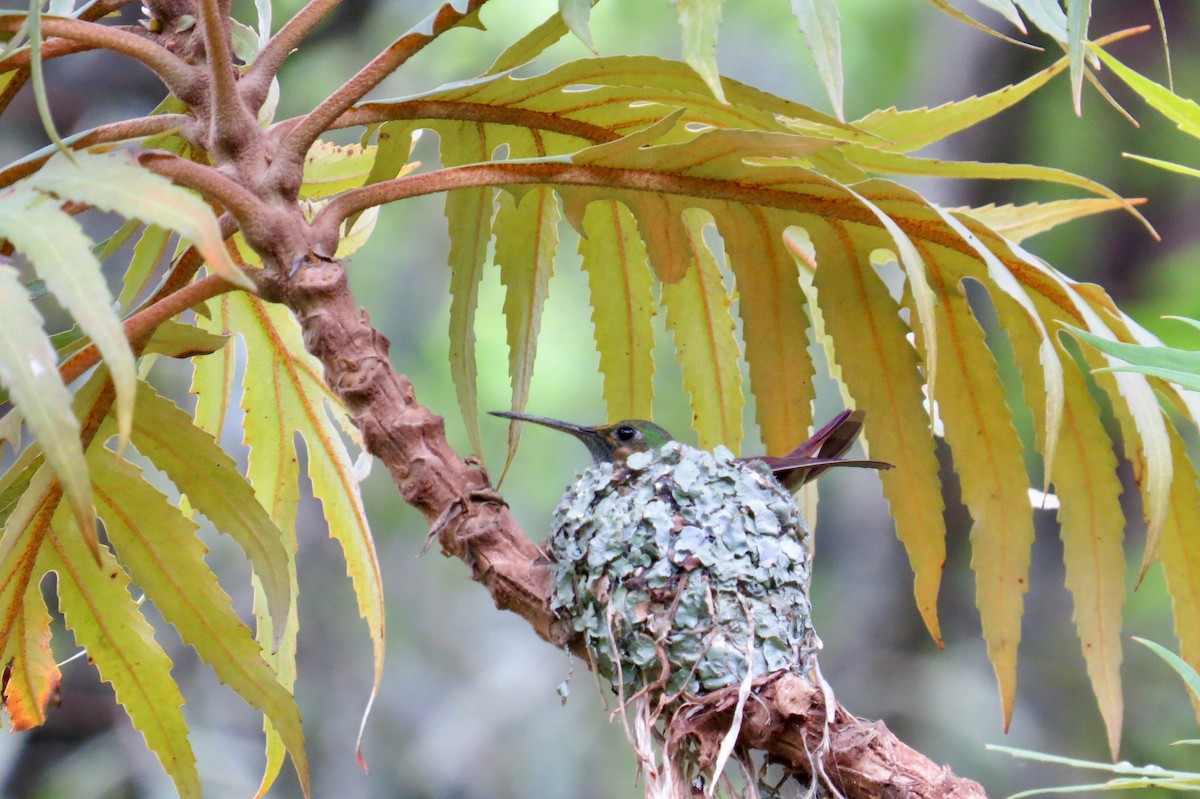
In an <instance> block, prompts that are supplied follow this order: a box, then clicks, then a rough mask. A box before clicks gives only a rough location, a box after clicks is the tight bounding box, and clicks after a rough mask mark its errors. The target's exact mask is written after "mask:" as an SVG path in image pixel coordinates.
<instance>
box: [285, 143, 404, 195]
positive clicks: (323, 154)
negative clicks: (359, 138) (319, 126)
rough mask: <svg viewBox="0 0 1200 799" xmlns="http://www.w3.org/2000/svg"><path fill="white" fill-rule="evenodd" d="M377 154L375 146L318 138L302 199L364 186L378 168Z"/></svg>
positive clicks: (306, 163)
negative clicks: (375, 164) (335, 142)
mask: <svg viewBox="0 0 1200 799" xmlns="http://www.w3.org/2000/svg"><path fill="white" fill-rule="evenodd" d="M375 151H376V148H375V147H374V146H368V147H363V146H362V145H358V144H333V143H332V142H327V141H324V140H322V139H317V140H316V141H315V142H313V145H312V147H310V148H309V150H308V154H307V155H305V156H304V182H303V183H301V184H300V199H302V200H311V199H315V198H319V197H329V196H332V195H334V194H339V193H341V192H343V191H345V190H346V189H352V188H355V187H356V186H361V185H363V183H364V182H366V180H367V175H369V174H370V173H371V168H372V166H373V165H374V162H375ZM392 177H395V174H393V175H392Z"/></svg>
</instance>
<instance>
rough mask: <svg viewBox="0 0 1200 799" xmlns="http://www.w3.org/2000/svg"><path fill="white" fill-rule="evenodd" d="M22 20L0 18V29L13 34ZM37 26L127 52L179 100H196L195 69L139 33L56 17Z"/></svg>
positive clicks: (67, 37) (46, 18) (117, 51)
mask: <svg viewBox="0 0 1200 799" xmlns="http://www.w3.org/2000/svg"><path fill="white" fill-rule="evenodd" d="M22 22H24V17H21V16H9V17H0V31H3V32H5V33H14V32H16V30H17V28H19V27H20V26H21V24H22ZM41 28H42V33H43V35H45V36H61V37H62V38H64V39H70V40H71V41H75V42H80V43H82V44H86V45H90V46H92V47H98V48H103V49H105V50H112V51H113V52H114V53H121V54H122V55H127V56H129V57H130V58H132V59H134V60H136V61H140V62H141V63H142V64H144V65H145V66H147V67H148V68H149V69H150V70H151V71H153V72H154V74H155V75H157V76H158V78H159V80H161V81H162V82H163V83H164V84H165V85H166V87H167V89H168V90H169V91H170V92H171V93H172V94H174V95H175V96H176V97H178V98H179V99H181V100H183V101H184V102H192V101H194V100H195V99H196V97H195V90H196V87H197V85H198V81H197V76H198V74H199V73H198V72H197V71H196V69H195V68H194V67H192V66H191V65H190V64H188V63H187V62H186V61H184V60H183V59H182V58H180V57H179V56H177V55H175V54H174V53H172V52H171V51H170V50H168V49H166V48H165V47H162V46H161V45H158V44H155V43H154V42H152V41H150V40H149V39H146V38H145V37H143V36H140V35H138V34H136V33H131V32H130V31H127V30H123V29H121V28H116V27H112V26H110V25H100V24H98V23H95V22H84V21H83V20H78V19H63V18H60V17H45V18H43V19H42V22H41Z"/></svg>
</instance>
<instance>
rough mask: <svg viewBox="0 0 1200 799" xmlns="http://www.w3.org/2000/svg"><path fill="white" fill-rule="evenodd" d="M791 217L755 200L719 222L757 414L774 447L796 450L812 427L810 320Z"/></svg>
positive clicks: (780, 451) (767, 442)
mask: <svg viewBox="0 0 1200 799" xmlns="http://www.w3.org/2000/svg"><path fill="white" fill-rule="evenodd" d="M787 222H788V220H787V217H786V215H783V214H779V213H777V212H774V213H773V212H770V211H767V210H765V209H761V208H754V207H749V208H744V209H743V208H734V209H730V212H729V213H727V214H725V215H723V217H722V219H721V220H720V221H719V222H718V224H717V227H718V229H719V230H720V231H721V235H722V237H723V238H724V240H725V253H726V258H727V259H728V262H729V266H730V268H731V269H732V271H733V274H734V278H735V280H736V281H737V290H738V316H740V317H741V320H742V337H743V339H744V340H745V343H746V363H747V364H748V365H749V367H750V388H751V390H752V391H753V393H754V398H755V420H756V421H757V422H758V425H759V428H760V429H761V430H762V437H763V443H764V444H765V445H766V448H767V454H769V455H782V454H784V453H785V452H790V451H791V450H792V449H794V448H795V447H796V445H797V444H799V443H800V442H801V441H803V440H804V439H806V438H807V437H808V434H809V432H810V430H811V427H812V401H813V396H814V390H813V365H812V359H811V358H810V357H809V354H808V320H807V319H806V318H805V316H804V314H803V313H802V312H801V309H803V308H804V305H805V297H804V292H803V291H802V290H801V288H800V279H799V275H798V274H797V271H796V262H795V260H794V259H793V258H792V254H791V252H790V251H789V250H788V249H787V247H786V246H785V245H784V241H783V232H784V230H785V229H786V227H787ZM737 411H738V416H739V418H740V416H741V409H740V407H739V408H738V409H737Z"/></svg>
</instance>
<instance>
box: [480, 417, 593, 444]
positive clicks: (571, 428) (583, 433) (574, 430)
mask: <svg viewBox="0 0 1200 799" xmlns="http://www.w3.org/2000/svg"><path fill="white" fill-rule="evenodd" d="M488 413H490V414H491V415H492V416H500V417H503V418H505V419H516V420H517V421H519V422H533V423H534V424H540V425H542V426H543V427H549V428H551V429H552V430H561V431H563V432H564V433H570V434H571V435H573V436H575V437H576V438H579V439H585V440H586V438H587V437H588V436H591V435H595V432H596V431H595V430H594V429H592V428H590V427H584V426H583V425H578V424H571V423H570V422H560V421H559V420H558V419H550V418H548V417H546V416H533V415H530V414H527V413H514V412H512V411H488Z"/></svg>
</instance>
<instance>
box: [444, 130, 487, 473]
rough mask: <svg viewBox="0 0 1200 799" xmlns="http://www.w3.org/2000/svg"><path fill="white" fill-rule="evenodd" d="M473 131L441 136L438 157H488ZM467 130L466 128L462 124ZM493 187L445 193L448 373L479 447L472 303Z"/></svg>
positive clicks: (459, 160) (481, 135) (483, 139)
mask: <svg viewBox="0 0 1200 799" xmlns="http://www.w3.org/2000/svg"><path fill="white" fill-rule="evenodd" d="M460 128H461V129H466V128H470V129H473V130H471V131H470V133H471V134H472V135H459V136H453V137H445V138H443V139H442V162H443V163H444V164H446V165H447V166H453V165H457V164H463V163H472V162H476V161H486V160H488V159H489V158H490V157H491V155H492V149H493V147H492V146H491V145H490V144H489V142H488V135H487V131H486V129H485V128H484V127H483V126H482V125H479V124H472V123H462V125H461V126H460ZM462 133H463V134H466V133H467V131H466V130H462ZM492 193H493V189H491V188H487V187H484V188H478V189H457V190H455V191H451V192H447V193H446V221H447V222H448V223H449V228H450V374H451V377H452V378H453V380H454V391H455V394H456V395H457V396H458V407H459V409H460V410H461V411H462V415H463V422H464V423H465V424H466V427H467V436H468V438H469V439H470V441H471V449H472V450H474V451H475V452H477V453H482V452H483V439H482V437H481V436H480V434H479V403H478V398H477V394H476V386H475V381H476V375H477V367H476V364H475V309H476V307H477V306H478V304H479V281H480V280H481V279H482V278H483V263H484V261H485V260H486V258H487V247H488V241H489V239H490V238H491V227H492V213H493V210H494V209H493V201H492Z"/></svg>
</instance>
